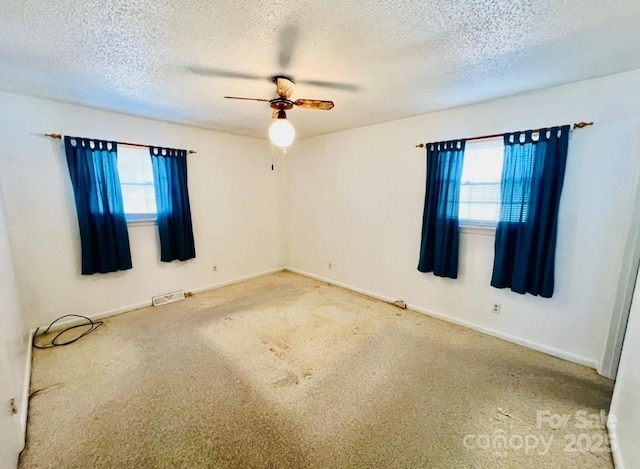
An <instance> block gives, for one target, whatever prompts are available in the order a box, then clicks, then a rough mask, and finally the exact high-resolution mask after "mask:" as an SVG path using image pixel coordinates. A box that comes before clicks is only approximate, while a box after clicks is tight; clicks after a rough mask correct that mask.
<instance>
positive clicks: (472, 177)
mask: <svg viewBox="0 0 640 469" xmlns="http://www.w3.org/2000/svg"><path fill="white" fill-rule="evenodd" d="M503 159H504V145H503V143H502V139H492V140H485V141H479V142H467V144H466V147H465V151H464V163H463V166H462V182H461V184H460V207H459V210H458V218H459V219H460V224H461V225H495V224H496V223H497V222H498V215H499V213H500V181H501V179H502V161H503Z"/></svg>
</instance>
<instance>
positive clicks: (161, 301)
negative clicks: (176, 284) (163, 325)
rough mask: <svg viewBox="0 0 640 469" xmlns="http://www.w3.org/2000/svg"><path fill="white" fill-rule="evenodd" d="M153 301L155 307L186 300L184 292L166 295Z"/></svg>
mask: <svg viewBox="0 0 640 469" xmlns="http://www.w3.org/2000/svg"><path fill="white" fill-rule="evenodd" d="M151 299H152V300H153V306H162V305H166V304H167V303H173V302H174V301H179V300H184V291H182V290H180V291H174V292H173V293H167V294H166V295H160V296H154V297H153V298H151Z"/></svg>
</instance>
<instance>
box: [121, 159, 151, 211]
mask: <svg viewBox="0 0 640 469" xmlns="http://www.w3.org/2000/svg"><path fill="white" fill-rule="evenodd" d="M118 174H119V176H120V185H121V187H122V198H123V201H124V212H125V214H126V216H127V221H135V220H155V219H156V212H157V210H156V195H155V189H154V186H153V168H152V167H151V157H150V156H149V151H148V150H147V149H137V148H136V149H133V148H123V147H122V146H119V147H118Z"/></svg>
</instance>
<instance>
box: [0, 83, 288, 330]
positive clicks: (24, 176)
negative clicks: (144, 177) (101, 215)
mask: <svg viewBox="0 0 640 469" xmlns="http://www.w3.org/2000/svg"><path fill="white" fill-rule="evenodd" d="M0 108H1V109H3V112H2V113H0V142H2V143H1V144H0V182H1V183H2V185H3V187H4V193H5V205H6V212H7V221H8V225H9V232H10V236H11V241H12V244H13V247H14V259H15V261H16V273H17V277H18V281H19V284H20V285H21V287H22V292H23V295H22V302H23V306H24V309H25V311H26V317H27V322H28V325H29V327H34V326H39V325H43V324H48V323H49V322H51V321H52V320H53V319H55V318H57V317H59V316H62V315H64V314H71V313H75V314H85V315H86V314H96V313H102V312H105V311H109V310H113V309H119V308H123V307H127V306H129V305H136V304H140V303H144V302H149V301H150V299H151V296H153V295H157V294H161V293H166V292H168V291H173V290H176V289H184V290H192V289H197V288H202V287H206V286H210V285H214V284H217V283H221V282H225V281H229V280H232V279H236V278H239V277H243V276H247V275H252V274H256V273H259V272H263V271H267V270H270V269H273V268H277V267H279V266H282V265H283V245H282V240H283V232H282V215H283V214H282V206H283V204H282V190H281V188H282V180H281V178H282V175H283V171H282V169H279V170H276V171H271V166H270V165H271V154H270V147H269V145H268V143H267V142H266V141H263V140H257V139H251V138H245V137H238V136H233V135H228V134H223V133H219V132H214V131H208V130H204V129H198V128H194V127H188V126H182V125H175V124H169V123H165V122H160V121H154V120H149V119H143V118H138V117H132V116H127V115H123V114H116V113H111V112H105V111H99V110H95V109H91V108H85V107H79V106H73V105H68V104H63V103H60V102H55V101H49V100H43V99H38V98H32V97H27V96H22V95H16V94H10V93H0ZM48 132H55V133H61V134H67V135H74V136H86V137H93V138H102V139H113V140H120V141H133V142H142V143H149V144H153V145H159V146H169V147H177V148H189V149H195V150H197V151H198V154H197V155H196V156H191V157H189V160H188V165H189V166H188V170H189V195H190V199H191V209H192V216H193V228H194V236H195V242H196V254H197V257H196V259H194V260H191V261H187V262H179V261H174V262H172V263H161V262H160V261H159V256H160V251H159V241H158V235H157V227H156V226H154V225H152V226H130V228H129V236H130V241H131V255H132V260H133V269H132V270H128V271H123V272H118V273H110V274H95V275H92V276H82V275H81V274H80V240H79V232H78V225H77V218H76V212H75V205H74V199H73V191H72V187H71V182H70V179H69V175H68V170H67V165H66V160H65V155H64V150H63V145H62V143H61V142H60V141H59V140H51V139H48V138H45V137H43V134H44V133H48ZM276 167H278V166H276ZM213 265H216V266H217V267H218V271H217V273H214V272H213V269H212V266H213Z"/></svg>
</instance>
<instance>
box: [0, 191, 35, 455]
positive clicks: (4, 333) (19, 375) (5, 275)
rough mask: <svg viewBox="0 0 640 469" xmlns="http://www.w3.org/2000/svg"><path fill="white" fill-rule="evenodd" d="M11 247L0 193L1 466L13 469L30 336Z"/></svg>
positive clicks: (23, 411)
mask: <svg viewBox="0 0 640 469" xmlns="http://www.w3.org/2000/svg"><path fill="white" fill-rule="evenodd" d="M10 244H11V243H10V241H9V236H8V233H7V223H6V220H5V212H4V204H3V201H2V191H1V190H0V435H1V437H0V440H1V441H0V466H2V467H15V463H16V462H17V457H18V452H19V451H20V450H21V449H22V441H23V440H22V435H23V432H22V431H21V427H20V425H21V424H22V425H25V424H26V404H27V403H26V401H25V400H24V391H25V389H24V385H25V372H26V370H27V367H26V365H27V355H28V354H27V347H28V342H29V333H28V331H27V329H26V327H25V324H24V320H23V314H22V307H21V305H20V298H19V293H18V284H17V282H16V278H15V274H14V264H13V259H12V254H11V245H10ZM27 392H28V390H27ZM10 399H15V403H16V406H17V407H18V414H17V415H15V416H11V414H10V413H9V405H8V403H9V400H10ZM22 430H24V429H22Z"/></svg>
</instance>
